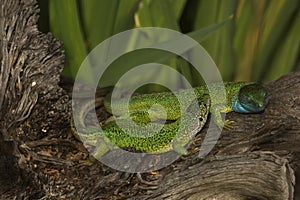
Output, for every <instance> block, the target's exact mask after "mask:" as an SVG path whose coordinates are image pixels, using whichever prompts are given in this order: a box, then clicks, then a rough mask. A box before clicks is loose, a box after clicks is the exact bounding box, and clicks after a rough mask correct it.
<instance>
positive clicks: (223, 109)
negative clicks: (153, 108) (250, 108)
mask: <svg viewBox="0 0 300 200" xmlns="http://www.w3.org/2000/svg"><path fill="white" fill-rule="evenodd" d="M231 111H232V109H231V107H230V106H224V105H221V104H216V105H213V106H212V108H211V114H212V118H213V120H214V122H215V124H216V125H217V126H218V127H219V129H220V130H222V128H223V127H224V128H225V129H232V128H233V126H232V124H233V123H234V121H230V120H227V119H226V120H224V121H223V119H222V115H221V113H229V112H231Z"/></svg>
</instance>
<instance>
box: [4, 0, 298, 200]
mask: <svg viewBox="0 0 300 200" xmlns="http://www.w3.org/2000/svg"><path fill="white" fill-rule="evenodd" d="M0 2H1V10H0V34H1V36H0V47H1V54H0V60H1V69H0V70H1V71H0V86H1V87H0V88H1V93H0V106H1V109H0V110H1V116H0V117H1V122H0V128H1V129H0V131H1V132H0V133H1V134H0V153H1V154H0V186H1V187H0V195H1V199H5V198H6V199H12V198H16V199H42V198H43V199H60V198H65V199H93V198H95V199H280V200H282V199H294V198H295V199H297V198H299V197H297V195H295V194H296V193H295V188H297V187H298V188H299V186H298V185H297V184H296V182H295V172H296V170H298V169H299V165H300V162H299V159H300V146H299V144H300V123H299V122H300V90H299V88H300V72H294V73H291V74H288V75H286V76H283V77H282V78H280V79H279V80H277V81H275V82H272V83H269V84H268V85H267V89H268V92H269V97H270V100H269V105H268V106H267V108H266V109H265V111H264V112H263V113H260V114H249V115H243V114H238V113H230V114H227V115H226V118H227V119H229V120H232V121H235V124H234V128H233V129H232V130H223V131H222V134H221V137H220V138H219V139H218V141H217V144H216V145H215V147H214V148H213V150H212V151H211V152H210V153H209V154H208V155H207V156H206V157H204V158H199V157H198V153H199V149H200V148H201V143H202V141H204V138H205V136H207V130H208V125H207V126H206V127H205V128H204V130H202V131H201V132H200V133H199V134H198V135H197V137H196V138H195V139H194V141H193V144H192V145H191V147H190V151H189V152H190V154H189V155H188V156H183V157H181V158H180V159H178V160H177V161H176V162H174V163H173V164H172V165H169V166H167V167H165V168H163V169H161V170H159V171H156V172H155V173H145V174H142V175H141V176H142V179H143V180H140V178H139V177H138V176H136V175H135V174H129V173H124V172H119V171H116V170H113V169H111V168H109V167H107V166H105V165H103V164H102V163H100V162H95V163H93V164H92V165H90V166H88V165H85V164H84V162H85V161H87V160H88V152H87V150H86V149H85V148H84V146H83V145H82V143H81V142H80V141H78V140H77V139H76V138H75V137H74V136H73V135H72V132H71V130H70V118H71V112H70V109H71V100H70V96H69V95H68V92H69V93H70V91H71V86H69V87H67V84H66V82H61V84H60V85H61V86H64V87H66V88H65V89H66V90H63V89H62V88H61V87H60V86H59V85H58V81H59V77H60V73H61V71H62V68H63V61H64V55H63V53H62V52H61V50H60V47H61V43H60V42H59V41H58V40H57V39H55V38H54V37H53V36H52V35H51V34H43V33H40V32H39V31H38V30H37V27H36V23H37V19H38V15H37V12H38V7H37V4H36V1H35V0H21V1H17V0H0ZM68 83H69V82H68ZM100 95H105V94H103V93H101V94H100ZM100 112H102V113H104V111H103V108H100ZM213 128H216V127H213ZM115 155H116V157H114V159H115V158H116V159H117V156H121V155H118V154H117V153H116V154H115ZM146 181H148V182H151V181H152V182H151V183H154V182H155V183H157V185H149V183H148V184H146ZM298 190H299V189H298Z"/></svg>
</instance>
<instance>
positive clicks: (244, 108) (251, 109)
mask: <svg viewBox="0 0 300 200" xmlns="http://www.w3.org/2000/svg"><path fill="white" fill-rule="evenodd" d="M232 110H233V111H234V112H238V113H257V112H261V111H263V110H264V107H263V106H262V107H257V106H255V105H251V104H244V105H243V104H241V103H240V102H239V101H238V100H235V101H234V102H233V103H232Z"/></svg>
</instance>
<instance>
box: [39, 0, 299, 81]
mask: <svg viewBox="0 0 300 200" xmlns="http://www.w3.org/2000/svg"><path fill="white" fill-rule="evenodd" d="M39 4H40V7H41V19H40V21H39V23H40V24H39V25H40V28H41V30H42V31H51V32H52V33H53V34H54V35H55V36H56V37H58V38H60V39H61V40H62V41H63V42H64V49H65V52H66V65H65V69H64V75H67V76H71V77H75V75H76V72H77V70H78V68H79V67H80V65H81V63H82V61H83V59H84V58H85V57H86V56H87V54H88V53H89V52H90V51H91V50H92V49H93V48H94V47H95V46H96V45H98V44H99V43H100V42H102V41H103V40H105V39H106V38H109V37H110V36H112V35H114V34H117V33H120V32H122V31H125V30H129V29H132V28H136V27H164V28H169V29H172V30H176V31H180V32H182V33H188V34H189V35H191V36H193V38H194V39H196V40H197V41H199V42H201V45H202V46H203V47H204V48H205V49H206V50H207V51H208V52H209V54H210V55H211V57H212V58H213V60H214V61H215V63H216V64H217V66H218V68H219V70H220V72H221V74H222V77H223V79H224V80H225V81H230V80H244V81H251V80H253V81H262V82H266V81H271V80H275V79H276V78H278V77H279V76H281V75H283V74H286V73H287V72H290V71H293V70H297V69H299V68H300V65H299V61H300V56H299V46H300V37H299V36H300V12H299V11H300V9H299V8H300V1H298V0H227V1H221V0H51V1H47V0H39ZM230 16H233V17H231V18H230ZM228 18H230V20H228ZM204 39H205V40H204ZM128 45H132V44H130V43H128ZM192 56H197V55H192ZM132 58H134V59H132ZM139 59H140V60H143V59H145V58H144V57H143V56H140V55H132V56H131V57H130V58H129V59H128V58H127V60H122V59H121V61H119V62H117V64H116V65H118V66H119V67H123V68H124V69H126V66H120V65H123V64H124V63H128V62H129V63H130V64H128V67H129V68H130V67H132V66H134V65H135V64H138V63H139ZM132 60H135V61H134V62H131V61H132ZM154 61H155V60H154ZM154 61H153V62H154ZM165 63H166V64H168V65H170V66H172V67H174V68H176V69H177V70H178V71H180V72H182V73H183V74H184V75H185V76H186V77H187V79H188V80H190V81H192V82H193V83H192V84H194V85H197V84H198V79H199V77H197V76H195V75H194V73H193V70H192V68H191V66H189V64H188V63H186V62H184V61H182V59H178V58H176V57H174V58H171V59H169V60H168V61H167V62H165ZM91 73H92V69H91V70H86V72H85V77H84V79H86V80H88V79H89V78H90V77H91ZM121 73H124V72H123V71H122V70H120V69H116V68H113V69H112V70H109V71H108V72H107V74H106V77H108V78H106V80H104V86H105V85H111V84H113V82H114V81H115V80H114V78H115V77H116V79H117V77H118V76H119V75H118V74H121ZM160 76H162V78H165V79H169V80H170V81H171V82H172V83H174V84H176V82H179V81H178V80H172V77H169V76H168V74H160Z"/></svg>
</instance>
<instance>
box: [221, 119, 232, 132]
mask: <svg viewBox="0 0 300 200" xmlns="http://www.w3.org/2000/svg"><path fill="white" fill-rule="evenodd" d="M234 123H235V122H234V121H230V120H228V119H226V120H225V121H224V126H223V128H224V129H226V130H231V129H233V124H234Z"/></svg>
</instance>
